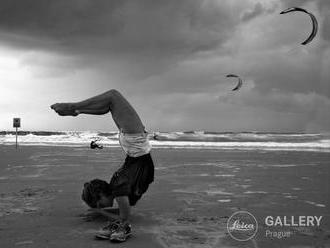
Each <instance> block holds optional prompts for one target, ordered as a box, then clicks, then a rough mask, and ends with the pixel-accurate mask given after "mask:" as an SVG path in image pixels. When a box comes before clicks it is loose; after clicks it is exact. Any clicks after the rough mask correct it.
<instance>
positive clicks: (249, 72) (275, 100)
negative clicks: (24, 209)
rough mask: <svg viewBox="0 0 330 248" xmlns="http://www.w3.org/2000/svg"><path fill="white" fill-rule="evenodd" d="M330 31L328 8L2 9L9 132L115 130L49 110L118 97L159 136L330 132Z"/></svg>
mask: <svg viewBox="0 0 330 248" xmlns="http://www.w3.org/2000/svg"><path fill="white" fill-rule="evenodd" d="M292 6H297V7H303V8H306V9H307V10H308V11H310V12H312V13H313V14H314V15H315V16H316V17H317V19H318V22H319V32H318V34H317V36H316V38H315V39H314V40H313V41H312V42H311V43H309V44H308V45H306V46H302V45H300V43H301V42H302V41H304V40H305V39H306V38H307V37H308V36H309V34H310V32H311V29H312V26H311V21H310V18H309V16H308V15H306V14H304V13H302V12H293V13H288V14H286V15H280V14H279V13H280V12H281V11H282V10H284V9H286V8H288V7H292ZM329 27H330V1H329V0H310V1H309V0H296V1H294V0H282V1H280V0H262V1H261V0H259V1H258V0H244V1H242V0H166V1H165V0H47V1H46V0H24V1H22V0H0V84H1V89H0V116H1V117H0V130H12V129H13V128H12V118H13V117H20V118H21V119H22V130H96V131H112V130H116V128H115V126H114V124H113V123H112V119H111V116H110V115H106V116H89V115H88V116H87V115H85V116H78V117H60V116H58V115H57V114H55V113H54V112H53V111H51V110H50V108H49V106H50V105H51V104H53V103H56V102H71V101H79V100H83V99H85V98H88V97H91V96H94V95H96V94H99V93H102V92H104V91H106V90H109V89H113V88H114V89H117V90H119V91H121V92H122V94H123V95H124V96H125V97H126V98H127V99H128V100H129V101H130V102H131V103H132V105H133V106H134V107H135V108H136V110H137V112H138V113H139V114H140V116H141V118H142V119H143V122H144V124H145V125H146V127H147V129H149V130H150V131H174V130H178V131H179V130H209V131H277V132H329V131H330V111H329V110H330V108H329V107H330V29H329ZM230 73H234V74H237V75H240V76H241V78H242V79H243V82H244V83H243V86H242V88H241V90H240V91H232V89H233V88H234V87H235V86H236V84H237V79H235V78H226V75H227V74H230Z"/></svg>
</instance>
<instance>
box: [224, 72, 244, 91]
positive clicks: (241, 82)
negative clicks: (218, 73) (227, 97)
mask: <svg viewBox="0 0 330 248" xmlns="http://www.w3.org/2000/svg"><path fill="white" fill-rule="evenodd" d="M226 77H235V78H238V84H237V85H236V87H235V88H234V89H232V91H235V90H239V88H241V87H242V84H243V81H242V79H241V78H240V77H239V76H237V75H235V74H228V75H227V76H226Z"/></svg>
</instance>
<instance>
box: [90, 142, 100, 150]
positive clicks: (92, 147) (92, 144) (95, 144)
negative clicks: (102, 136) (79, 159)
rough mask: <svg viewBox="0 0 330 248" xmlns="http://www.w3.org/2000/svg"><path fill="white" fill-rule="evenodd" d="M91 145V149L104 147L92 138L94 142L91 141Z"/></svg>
mask: <svg viewBox="0 0 330 248" xmlns="http://www.w3.org/2000/svg"><path fill="white" fill-rule="evenodd" d="M90 147H91V149H96V148H98V149H103V146H102V145H99V144H97V143H96V140H92V142H91V144H90Z"/></svg>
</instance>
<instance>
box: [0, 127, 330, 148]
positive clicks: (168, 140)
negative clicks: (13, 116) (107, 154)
mask: <svg viewBox="0 0 330 248" xmlns="http://www.w3.org/2000/svg"><path fill="white" fill-rule="evenodd" d="M149 138H150V142H151V144H152V145H153V146H154V147H157V148H168V147H170V148H174V149H182V148H184V149H196V148H198V149H240V150H266V151H267V150H270V151H272V150H275V151H277V150H288V151H322V152H330V134H303V133H289V134H285V133H256V132H250V133H247V132H246V133H217V132H204V131H189V132H155V133H149ZM15 140H16V137H15V133H14V132H9V131H0V144H4V145H13V144H15ZM92 140H97V141H98V142H99V143H100V144H102V145H103V146H105V147H118V146H119V142H118V132H109V133H102V132H96V131H84V132H75V131H63V132H50V131H42V132H41V131H40V132H29V131H24V132H23V131H22V132H20V133H19V136H18V142H19V144H20V145H46V146H49V145H51V146H73V147H81V146H89V144H90V142H91V141H92Z"/></svg>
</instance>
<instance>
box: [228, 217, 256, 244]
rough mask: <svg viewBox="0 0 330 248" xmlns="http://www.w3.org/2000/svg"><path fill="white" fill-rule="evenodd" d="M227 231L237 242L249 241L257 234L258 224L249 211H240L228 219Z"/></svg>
mask: <svg viewBox="0 0 330 248" xmlns="http://www.w3.org/2000/svg"><path fill="white" fill-rule="evenodd" d="M227 231H228V233H229V235H230V236H231V237H232V238H233V239H235V240H237V241H248V240H250V239H252V238H253V237H254V236H255V235H256V234H257V231H258V222H257V220H256V218H255V217H254V216H253V215H252V214H251V213H249V212H248V211H238V212H235V213H234V214H233V215H232V216H230V218H229V219H228V221H227Z"/></svg>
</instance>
